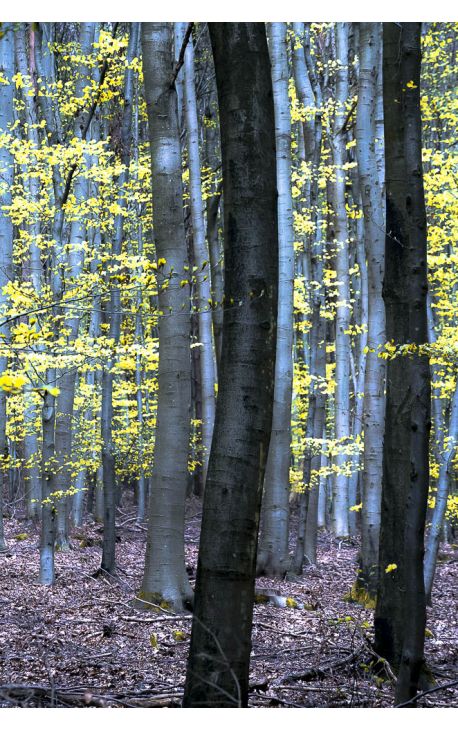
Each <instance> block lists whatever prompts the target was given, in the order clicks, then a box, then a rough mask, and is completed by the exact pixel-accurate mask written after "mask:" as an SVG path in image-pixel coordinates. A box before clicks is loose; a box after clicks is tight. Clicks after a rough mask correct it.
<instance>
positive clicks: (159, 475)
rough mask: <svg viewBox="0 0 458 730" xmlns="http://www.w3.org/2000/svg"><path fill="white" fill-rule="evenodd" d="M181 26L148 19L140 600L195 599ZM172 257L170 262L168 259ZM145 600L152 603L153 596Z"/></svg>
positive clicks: (182, 603) (179, 605) (179, 603)
mask: <svg viewBox="0 0 458 730" xmlns="http://www.w3.org/2000/svg"><path fill="white" fill-rule="evenodd" d="M172 39H173V29H172V26H171V25H170V24H168V23H143V24H142V51H143V69H144V76H145V93H146V100H147V106H148V120H149V135H150V147H151V171H152V192H153V200H154V212H153V223H154V239H155V245H156V256H157V258H158V261H159V260H160V262H161V266H160V268H159V272H160V273H159V275H158V284H159V295H158V300H159V310H160V311H161V312H162V313H163V316H161V317H160V319H159V372H158V384H159V392H158V403H157V426H156V441H155V449H154V466H153V475H152V483H151V497H150V516H149V524H148V538H147V548H146V563H145V572H144V576H143V583H142V588H141V591H140V594H139V599H140V601H143V602H145V601H146V602H148V601H149V602H151V603H158V602H159V603H160V602H161V601H162V600H164V601H166V603H167V604H169V605H170V606H171V607H173V608H174V610H183V609H184V608H185V607H186V606H188V605H189V602H190V601H191V598H192V591H191V587H190V585H189V581H188V577H187V574H186V568H185V561H184V509H185V497H186V485H187V479H188V446H189V433H190V402H191V363H190V349H189V348H190V317H189V288H188V286H187V285H182V282H183V281H184V280H185V279H186V278H187V276H186V270H185V266H186V265H187V263H186V262H187V248H186V237H185V230H184V221H183V188H182V180H181V150H180V138H179V128H178V115H177V97H176V91H175V87H174V85H173V84H171V81H170V79H171V75H172V70H173V54H172ZM164 260H165V263H164ZM142 605H145V606H146V605H147V604H146V603H144V604H142Z"/></svg>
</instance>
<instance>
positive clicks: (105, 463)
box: [101, 23, 139, 575]
mask: <svg viewBox="0 0 458 730" xmlns="http://www.w3.org/2000/svg"><path fill="white" fill-rule="evenodd" d="M138 36H139V24H138V23H131V25H130V35H129V45H128V47H127V63H128V66H127V69H126V72H125V77H124V93H123V96H124V108H123V114H122V118H121V130H120V132H121V134H120V137H121V163H122V171H121V173H120V175H119V177H118V181H117V184H118V190H119V195H118V201H117V202H118V206H119V208H120V209H121V210H122V211H125V210H126V208H127V185H128V182H129V164H130V150H131V143H132V107H133V101H134V84H133V71H132V68H130V65H131V63H132V60H133V58H134V57H135V55H136V53H137V52H138ZM123 234H124V216H123V215H122V213H121V212H119V213H118V214H117V215H116V217H115V221H114V237H113V243H112V271H114V272H116V271H118V267H119V262H120V259H121V254H122V243H123ZM109 287H110V300H109V304H108V306H107V310H108V311H107V314H108V317H109V324H110V340H111V341H112V343H113V345H112V347H113V349H112V356H111V358H110V359H109V361H108V363H107V366H106V367H104V369H103V372H102V412H101V432H102V470H103V515H104V519H103V551H102V565H101V568H102V570H103V571H105V572H106V573H109V574H110V575H114V573H115V572H116V525H115V519H116V465H115V454H114V444H113V416H114V409H113V368H114V365H115V362H116V349H117V347H118V344H119V338H120V336H121V319H122V310H121V287H120V285H119V281H118V277H117V275H116V274H112V276H111V277H110V278H109Z"/></svg>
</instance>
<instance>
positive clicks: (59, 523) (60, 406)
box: [55, 23, 96, 550]
mask: <svg viewBox="0 0 458 730" xmlns="http://www.w3.org/2000/svg"><path fill="white" fill-rule="evenodd" d="M95 31H96V24H95V23H81V27H80V37H79V42H80V46H81V54H82V56H83V57H88V56H90V54H91V52H92V51H93V43H94V42H95V40H96V38H95ZM89 83H90V71H89V65H88V64H87V63H83V64H82V66H81V69H80V72H79V75H78V78H77V81H76V89H75V95H76V97H77V98H78V99H82V98H83V96H84V91H85V88H86V87H87V86H88V84H89ZM86 114H87V112H86V108H85V106H83V108H82V109H81V110H80V112H79V113H78V114H77V115H76V118H75V122H74V128H73V131H74V135H75V137H77V138H79V139H82V130H83V127H84V122H85V119H86ZM84 164H85V167H86V168H87V167H89V157H88V156H86V158H85V161H84ZM73 194H74V196H75V199H76V201H77V203H78V204H79V205H81V204H82V203H83V202H84V201H85V200H87V198H88V197H89V179H88V177H87V173H86V172H85V170H82V171H81V172H80V173H79V174H78V175H77V176H76V178H75V182H74V186H73ZM85 237H86V226H85V224H84V221H82V220H81V219H80V218H77V219H76V220H74V221H73V222H72V224H71V227H70V245H69V247H68V248H69V252H68V254H64V258H65V264H66V267H68V271H69V279H68V281H66V284H67V285H69V284H70V285H72V286H75V285H77V283H78V280H79V279H80V277H81V274H82V270H83V264H84V241H85ZM61 253H63V252H61ZM65 314H66V317H65V326H66V328H68V331H69V334H68V336H67V342H68V344H69V345H70V346H72V345H74V343H75V341H76V340H77V337H78V332H79V326H80V314H79V312H78V311H75V310H73V309H69V310H66V312H65ZM77 380H78V371H77V369H76V368H75V367H70V368H68V367H67V368H65V369H64V370H63V371H62V373H61V374H60V377H59V389H60V393H59V395H58V397H57V411H56V437H55V445H56V458H57V462H58V467H57V474H56V485H57V489H58V490H59V491H61V492H62V493H63V495H64V496H62V497H61V498H59V500H58V502H57V515H56V547H57V548H59V549H60V550H66V549H68V548H69V546H70V544H69V536H68V514H69V500H68V497H67V494H66V492H67V490H68V489H69V487H70V486H71V484H72V467H73V464H72V452H73V448H72V447H73V444H72V441H73V433H72V432H73V407H74V402H75V388H76V384H77Z"/></svg>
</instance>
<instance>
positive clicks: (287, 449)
mask: <svg viewBox="0 0 458 730" xmlns="http://www.w3.org/2000/svg"><path fill="white" fill-rule="evenodd" d="M286 31H287V27H286V23H272V24H271V27H270V51H271V54H270V55H271V61H272V85H273V94H274V109H275V137H276V148H277V161H276V168H277V189H278V256H279V282H278V324H277V354H276V360H275V394H274V409H273V416H272V436H271V439H270V446H269V455H268V459H267V466H266V476H265V485H264V497H263V503H262V532H261V538H260V543H259V554H258V573H259V574H260V575H284V574H285V572H286V571H287V570H288V567H289V552H288V534H289V468H290V463H291V399H292V390H293V285H294V231H293V201H292V197H291V118H290V109H289V97H288V80H289V71H288V54H287V45H286Z"/></svg>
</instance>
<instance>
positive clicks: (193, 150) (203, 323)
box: [184, 36, 216, 485]
mask: <svg viewBox="0 0 458 730" xmlns="http://www.w3.org/2000/svg"><path fill="white" fill-rule="evenodd" d="M184 71H185V81H184V96H185V116H186V130H187V139H188V160H189V187H190V198H191V201H190V202H191V217H192V235H193V250H194V251H193V252H194V257H193V258H194V266H195V267H196V271H195V280H196V283H197V306H198V313H197V316H198V323H199V327H198V333H199V340H198V341H199V343H200V352H199V356H200V379H201V394H202V450H203V455H202V461H203V465H202V466H203V468H202V473H203V483H204V485H205V479H206V474H207V466H208V458H209V456H210V448H211V442H212V435H213V424H214V422H215V402H216V399H215V380H216V373H215V360H214V354H213V332H212V308H211V306H210V301H211V290H212V286H211V268H210V261H209V253H208V247H207V243H206V241H205V224H204V206H203V200H202V180H201V175H200V151H199V125H198V121H197V100H196V89H195V80H194V46H193V41H192V36H191V38H190V39H189V42H188V45H187V47H186V52H185V58H184Z"/></svg>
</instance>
